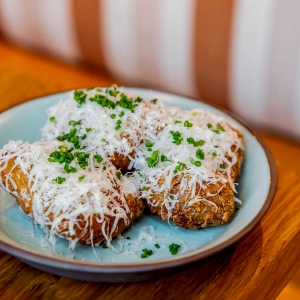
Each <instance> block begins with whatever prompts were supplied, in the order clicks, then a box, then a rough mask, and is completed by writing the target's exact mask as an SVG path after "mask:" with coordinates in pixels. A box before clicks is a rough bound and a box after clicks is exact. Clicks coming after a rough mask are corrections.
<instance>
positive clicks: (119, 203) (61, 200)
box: [0, 141, 137, 242]
mask: <svg viewBox="0 0 300 300" xmlns="http://www.w3.org/2000/svg"><path fill="white" fill-rule="evenodd" d="M61 145H63V144H62V143H61V142H58V141H53V142H37V143H34V144H29V143H22V142H21V141H18V142H13V141H11V142H9V144H7V145H5V146H4V147H3V149H2V150H0V166H2V167H1V168H0V172H1V171H2V170H3V169H5V168H6V167H7V163H8V161H9V160H10V159H13V158H14V159H15V160H14V168H15V167H17V166H19V167H20V168H21V170H22V172H23V173H24V175H25V176H26V177H27V178H28V187H29V190H30V195H28V194H27V193H26V191H25V190H24V189H21V190H20V195H19V196H21V197H23V198H25V199H27V200H29V198H31V199H32V218H33V219H34V220H35V222H36V223H38V224H40V225H41V227H42V228H44V229H46V228H50V238H51V237H52V238H53V237H54V236H55V235H56V234H57V233H58V232H59V231H61V229H60V230H59V226H61V221H63V220H68V224H69V227H68V228H66V232H65V236H67V237H68V236H72V235H74V234H75V231H74V230H75V229H74V228H75V225H78V216H79V215H81V216H83V219H84V220H86V221H87V222H86V224H88V220H89V218H91V217H92V216H93V215H94V214H97V215H99V220H98V222H99V223H102V222H103V223H105V218H106V216H111V217H114V218H115V220H120V219H123V220H124V223H125V224H129V219H128V216H130V215H131V213H130V210H129V207H128V205H127V203H126V196H127V195H129V194H132V195H134V196H137V190H136V187H135V185H134V184H133V183H132V182H131V181H130V180H129V179H128V178H127V177H126V176H120V179H119V178H118V176H117V175H118V170H117V169H116V168H115V167H114V166H113V165H112V164H109V163H105V168H106V169H105V170H103V167H104V164H103V163H98V162H96V161H95V160H94V159H90V160H89V166H88V167H86V168H85V169H83V168H80V167H78V164H76V163H75V162H74V161H73V162H72V163H70V166H73V167H76V168H77V172H76V173H69V174H66V172H65V170H64V168H63V166H64V164H60V163H55V162H49V161H48V158H49V155H50V154H51V153H52V152H54V151H56V150H57V149H58V148H59V146H61ZM120 174H121V173H120ZM57 178H64V179H65V181H63V182H62V183H60V184H59V183H57V182H55V180H56V179H57ZM6 180H7V181H10V182H11V183H12V185H13V187H14V189H17V185H16V183H15V182H14V181H13V179H12V178H11V176H10V175H8V176H7V177H6ZM1 185H2V186H3V187H4V186H5V187H6V189H7V190H8V184H7V183H4V182H1ZM8 192H11V191H9V190H8ZM114 229H115V228H114V227H112V228H111V230H110V231H108V232H106V229H105V227H104V226H103V235H105V236H106V238H107V240H111V234H112V232H113V230H114ZM86 230H89V228H86ZM90 242H91V241H90Z"/></svg>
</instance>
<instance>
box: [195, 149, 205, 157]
mask: <svg viewBox="0 0 300 300" xmlns="http://www.w3.org/2000/svg"><path fill="white" fill-rule="evenodd" d="M196 156H197V158H199V159H202V160H203V159H204V158H205V155H204V152H203V151H202V150H201V149H199V148H198V149H197V150H196Z"/></svg>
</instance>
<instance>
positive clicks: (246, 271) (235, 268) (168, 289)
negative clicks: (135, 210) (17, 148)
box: [0, 42, 300, 299]
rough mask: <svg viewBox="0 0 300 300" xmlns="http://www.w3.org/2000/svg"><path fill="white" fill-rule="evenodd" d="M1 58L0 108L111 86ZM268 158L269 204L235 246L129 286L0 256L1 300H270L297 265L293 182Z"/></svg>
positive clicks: (105, 79) (21, 56) (63, 68)
mask: <svg viewBox="0 0 300 300" xmlns="http://www.w3.org/2000/svg"><path fill="white" fill-rule="evenodd" d="M0 57H2V58H3V57H4V58H5V60H4V61H3V60H2V61H0V86H1V89H0V99H1V101H0V111H1V110H4V109H7V108H9V107H11V106H13V105H15V104H17V103H20V102H22V101H25V100H26V99H28V98H30V97H35V96H39V95H42V94H45V93H48V92H56V91H60V90H64V89H68V88H77V87H82V86H94V85H100V86H101V85H109V84H112V83H113V82H115V80H114V79H113V78H111V77H109V76H108V75H107V74H104V73H100V74H99V73H97V72H95V71H93V70H90V69H86V68H85V67H82V66H70V65H66V64H63V63H60V62H58V61H55V60H49V59H48V58H46V57H44V56H43V55H36V54H32V53H29V52H27V51H25V50H22V49H18V48H15V47H14V46H12V45H9V44H6V43H3V42H2V43H0ZM58 74H59V76H58ZM267 138H270V136H267ZM285 146H286V145H285ZM299 149H300V148H299ZM275 158H276V163H277V166H278V173H279V178H278V179H279V180H278V190H277V194H276V197H275V199H274V202H273V204H272V206H271V208H270V210H269V211H268V212H267V214H266V216H265V217H264V218H263V219H262V221H261V222H260V223H259V224H258V225H257V226H256V227H255V228H254V229H253V230H252V231H251V232H250V233H249V234H247V235H246V236H245V237H244V238H242V239H241V240H240V241H239V242H238V243H237V244H236V245H234V246H232V247H230V248H228V249H226V250H224V251H222V252H220V253H218V254H216V255H214V256H212V257H210V258H208V259H205V260H203V261H200V262H199V263H198V264H196V265H194V266H192V267H189V268H186V269H184V270H182V271H180V272H178V273H176V274H174V275H170V276H167V277H162V278H160V279H158V280H153V281H148V282H140V283H130V284H129V283H128V284H108V283H88V282H81V281H76V280H72V279H68V278H63V277H59V276H55V275H51V274H48V273H44V272H42V271H39V270H36V269H34V268H32V267H29V266H27V265H26V264H24V263H22V262H20V261H19V260H17V259H16V258H14V257H12V256H10V255H8V254H6V253H4V252H1V251H0V298H1V299H36V298H39V299H40V298H41V299H97V298H101V299H275V298H276V297H277V295H278V294H279V293H280V292H281V290H282V289H283V288H284V287H285V285H286V284H287V283H288V282H289V280H290V279H291V278H292V277H293V275H294V274H295V273H296V272H297V270H299V267H300V260H299V257H300V247H299V245H300V232H299V228H300V209H299V208H300V196H299V195H300V181H299V179H298V177H297V176H296V174H295V173H294V172H293V171H291V170H290V169H289V168H287V167H286V166H285V163H284V162H283V161H282V156H281V155H279V154H278V156H277V155H276V156H275Z"/></svg>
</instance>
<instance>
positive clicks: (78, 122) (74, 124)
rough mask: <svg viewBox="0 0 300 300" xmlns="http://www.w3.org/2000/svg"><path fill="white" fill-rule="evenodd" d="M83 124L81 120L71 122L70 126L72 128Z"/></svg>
mask: <svg viewBox="0 0 300 300" xmlns="http://www.w3.org/2000/svg"><path fill="white" fill-rule="evenodd" d="M80 124H81V121H80V120H79V121H77V122H76V121H73V120H71V121H69V125H71V126H76V125H80Z"/></svg>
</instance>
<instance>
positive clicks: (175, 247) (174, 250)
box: [169, 243, 180, 255]
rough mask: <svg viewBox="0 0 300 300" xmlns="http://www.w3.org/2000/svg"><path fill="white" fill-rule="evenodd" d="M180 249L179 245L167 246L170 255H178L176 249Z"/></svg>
mask: <svg viewBox="0 0 300 300" xmlns="http://www.w3.org/2000/svg"><path fill="white" fill-rule="evenodd" d="M179 248H180V245H177V244H174V243H172V244H171V245H169V251H170V252H171V254H172V255H175V254H177V253H178V249H179Z"/></svg>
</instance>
